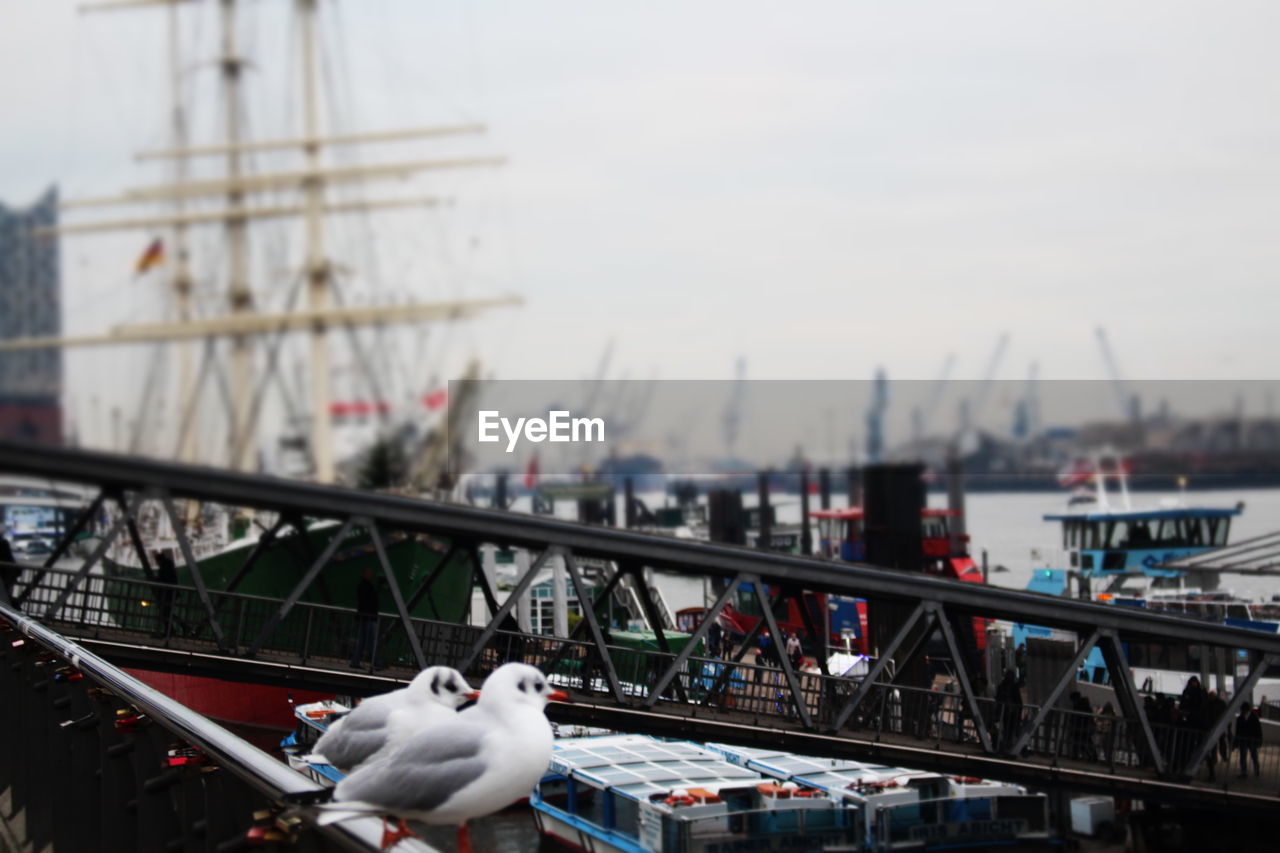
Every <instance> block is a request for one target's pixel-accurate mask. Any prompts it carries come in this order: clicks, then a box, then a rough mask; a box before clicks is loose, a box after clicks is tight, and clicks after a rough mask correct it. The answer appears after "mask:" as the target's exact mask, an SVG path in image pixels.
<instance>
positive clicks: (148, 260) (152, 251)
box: [133, 237, 164, 275]
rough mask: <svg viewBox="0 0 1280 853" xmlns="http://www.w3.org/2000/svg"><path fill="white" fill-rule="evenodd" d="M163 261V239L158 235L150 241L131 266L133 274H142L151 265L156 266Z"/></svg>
mask: <svg viewBox="0 0 1280 853" xmlns="http://www.w3.org/2000/svg"><path fill="white" fill-rule="evenodd" d="M162 263H164V240H162V239H160V238H159V237H157V238H155V239H154V240H152V241H151V245H150V246H147V250H146V251H145V252H143V253H142V255H141V256H140V257H139V258H138V262H137V263H136V264H134V266H133V273H134V275H142V274H143V273H145V272H146V271H147V270H149V269H151V268H152V267H158V266H160V265H161V264H162Z"/></svg>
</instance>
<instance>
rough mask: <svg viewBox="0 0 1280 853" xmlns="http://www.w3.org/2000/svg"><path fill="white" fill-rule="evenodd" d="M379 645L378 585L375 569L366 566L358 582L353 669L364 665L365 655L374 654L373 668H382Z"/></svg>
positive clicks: (352, 657)
mask: <svg viewBox="0 0 1280 853" xmlns="http://www.w3.org/2000/svg"><path fill="white" fill-rule="evenodd" d="M377 645H378V587H377V585H375V584H374V582H373V569H371V568H367V567H366V568H365V570H364V571H363V572H361V573H360V580H359V582H358V583H356V648H355V651H354V652H352V654H351V667H352V669H359V668H360V667H362V666H363V665H364V659H365V655H367V654H368V655H372V656H373V668H374V669H382V654H381V651H380V650H379V649H378V648H377Z"/></svg>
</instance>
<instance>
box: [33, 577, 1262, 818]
mask: <svg viewBox="0 0 1280 853" xmlns="http://www.w3.org/2000/svg"><path fill="white" fill-rule="evenodd" d="M73 574H74V573H72V572H69V571H61V570H48V571H46V572H45V574H44V576H43V577H42V578H41V579H40V580H39V582H38V583H37V584H36V585H35V586H33V587H32V588H31V592H30V595H29V596H28V599H27V601H26V603H25V607H26V609H27V610H28V611H30V612H33V613H42V612H44V608H45V607H47V605H48V603H50V602H53V601H55V600H57V598H58V597H59V596H60V595H61V593H62V590H63V588H64V587H65V584H66V582H67V581H68V579H69V578H70V577H71V576H72V575H73ZM208 595H209V596H210V598H211V600H212V602H213V606H214V608H215V609H216V611H217V612H218V613H219V614H221V615H222V621H223V625H224V637H223V645H222V647H221V648H219V645H218V642H217V640H216V638H214V637H213V636H212V634H211V632H210V631H209V628H208V624H207V621H206V620H205V619H204V616H205V610H204V608H203V604H202V602H201V600H200V598H199V596H198V595H197V593H196V591H195V590H193V589H191V588H190V587H184V586H171V585H165V584H160V583H154V582H145V581H138V580H127V579H119V578H108V577H104V576H94V577H91V578H88V579H86V580H85V582H84V583H82V584H81V586H80V588H79V589H78V590H77V591H76V592H74V593H72V595H70V596H69V597H68V598H67V599H66V601H65V602H64V604H63V606H62V609H61V610H60V611H59V613H58V615H57V617H56V619H55V621H54V624H56V625H57V626H58V627H60V628H62V629H64V630H66V631H68V632H69V633H75V634H76V635H77V636H81V637H84V638H93V639H117V640H119V639H132V640H133V641H135V642H138V643H142V644H154V645H157V646H161V647H171V648H177V649H182V650H186V651H200V650H204V651H208V652H218V653H220V654H223V655H226V654H231V655H235V654H244V653H246V652H247V650H248V649H249V646H250V644H251V643H253V642H254V640H255V638H257V637H258V635H259V632H260V631H261V630H262V628H263V626H264V625H266V624H267V623H268V621H269V620H270V619H271V618H272V616H273V615H274V614H275V612H276V610H277V608H278V605H279V602H278V601H276V600H274V599H271V598H264V597H262V596H255V595H249V594H245V593H228V592H221V591H217V590H209V591H208ZM410 624H411V627H412V630H413V631H414V633H415V635H416V638H417V640H418V643H419V644H420V647H421V648H422V649H423V651H424V653H425V654H426V655H427V657H428V659H429V660H430V661H431V662H432V663H439V664H446V665H452V666H456V667H459V668H460V669H463V670H464V671H465V673H466V674H467V675H468V676H470V677H471V678H472V679H473V680H475V681H477V682H478V681H480V680H482V679H483V678H484V677H485V676H487V675H488V674H489V673H490V672H492V671H493V670H494V669H496V668H497V667H498V666H500V665H501V664H503V663H505V662H507V661H511V660H520V661H524V662H526V663H530V664H532V665H534V666H538V667H540V668H542V669H543V670H544V671H546V672H547V673H548V675H549V676H550V677H551V679H552V680H553V681H554V682H556V683H557V684H559V685H560V686H562V687H565V688H569V689H571V690H572V691H573V692H574V693H575V694H577V695H578V696H579V697H582V698H585V699H590V700H592V701H610V702H611V703H613V704H615V705H618V706H622V707H630V708H636V709H639V708H645V707H648V703H647V702H646V699H647V697H648V696H649V695H650V693H651V692H652V690H653V689H654V687H655V685H656V684H657V683H658V679H659V677H660V676H661V675H662V673H664V672H666V671H667V669H668V668H669V667H670V666H671V665H672V662H673V661H674V660H675V659H676V656H677V654H678V653H679V649H672V650H671V651H668V652H662V651H660V650H656V649H645V648H635V647H632V646H629V645H622V644H619V643H615V642H610V639H609V636H610V635H608V633H607V631H606V634H605V638H606V645H605V648H606V649H607V651H608V653H609V661H608V665H607V666H606V661H605V660H604V659H603V657H602V655H601V654H600V649H599V647H598V646H597V645H596V644H595V643H594V642H592V641H588V640H570V639H563V638H557V637H553V636H549V635H538V634H524V633H520V632H516V631H507V630H499V631H495V632H493V633H492V635H491V636H490V637H488V638H487V639H486V640H485V642H484V644H483V647H482V649H481V651H480V653H479V654H478V655H475V654H473V651H474V649H475V645H476V643H477V642H478V641H479V639H480V638H481V636H482V631H481V629H480V628H478V627H474V626H469V625H459V624H455V623H450V622H440V621H435V620H429V619H421V618H413V619H411V620H410ZM359 631H360V617H359V616H358V614H356V613H354V612H352V611H351V610H350V609H348V608H341V607H334V606H331V605H325V604H318V603H314V602H298V604H297V605H296V606H295V607H294V609H293V610H292V611H291V612H290V613H289V615H288V616H287V617H286V618H284V619H283V620H281V621H280V623H279V624H278V626H277V627H276V629H275V630H274V631H273V632H272V633H271V634H270V635H269V636H268V639H267V641H266V642H265V643H263V644H262V645H261V647H260V648H259V649H258V651H257V657H258V658H260V659H265V660H275V661H284V662H291V663H298V664H304V665H307V666H312V667H319V668H326V667H327V668H331V669H335V670H344V669H348V668H349V667H350V666H351V665H352V652H353V649H354V648H355V646H356V642H357V635H358V632H359ZM373 637H374V640H373V646H372V648H370V649H369V650H368V651H367V654H366V655H365V656H364V657H363V658H362V659H361V660H360V661H357V662H356V664H357V665H358V666H359V667H360V668H362V669H366V670H368V669H373V668H374V667H375V666H376V667H378V668H379V669H386V670H387V673H388V675H389V676H391V677H400V678H404V679H407V678H409V677H410V676H411V675H412V673H413V672H415V671H416V665H415V658H414V655H413V652H412V648H411V645H410V643H409V642H408V640H407V637H406V636H405V634H404V632H403V630H401V626H400V620H399V618H398V617H397V616H396V615H393V614H385V613H384V614H381V615H380V616H379V617H378V630H377V631H376V632H373ZM384 638H385V641H384ZM697 652H701V647H700V646H699V647H697ZM888 672H889V670H886V674H885V675H884V676H883V677H884V678H886V679H887V678H888V675H887V673H888ZM796 679H797V693H795V694H793V693H792V691H791V690H790V689H789V686H788V684H787V682H786V679H785V674H784V672H783V671H782V670H781V669H779V668H777V667H775V666H763V665H759V664H749V663H742V662H734V661H731V660H723V659H720V658H714V657H709V656H706V655H705V654H701V653H693V654H689V655H688V656H687V658H686V659H685V660H684V662H683V663H682V666H681V668H680V669H679V671H678V673H677V675H676V676H675V677H674V678H672V679H671V680H670V682H669V683H668V684H666V685H665V686H664V687H663V688H662V690H661V691H660V694H659V700H658V706H660V707H661V710H662V712H663V713H665V714H668V715H672V716H677V717H689V718H695V719H697V720H725V721H735V722H740V721H743V720H748V721H752V722H755V723H764V724H768V725H769V726H771V727H774V728H796V729H802V728H806V726H805V724H804V720H805V718H807V719H808V720H809V722H810V727H813V728H817V729H818V730H821V731H832V732H846V733H849V734H854V735H858V736H862V737H869V738H871V739H872V740H873V741H883V742H889V741H904V742H907V743H919V744H931V745H932V746H933V747H934V748H935V749H942V748H944V747H945V748H946V749H948V750H949V751H951V752H953V753H967V754H972V755H975V756H976V755H979V754H983V753H990V752H997V753H998V752H1008V751H1009V750H1010V749H1011V748H1012V747H1013V746H1014V745H1015V743H1016V741H1017V739H1018V738H1019V737H1020V736H1022V735H1024V734H1026V735H1028V739H1027V741H1026V744H1025V746H1024V747H1023V749H1022V750H1021V752H1020V755H1019V757H1020V758H1022V759H1024V760H1026V761H1028V762H1036V763H1042V764H1047V765H1049V766H1064V765H1070V766H1076V767H1082V768H1093V769H1096V770H1103V771H1105V772H1108V773H1112V774H1114V773H1127V774H1137V773H1141V774H1143V775H1151V774H1152V773H1154V771H1155V768H1154V766H1153V763H1152V760H1151V757H1150V755H1149V751H1148V749H1147V747H1146V746H1145V743H1146V741H1145V740H1144V735H1143V732H1142V729H1141V726H1140V724H1139V722H1138V721H1136V720H1131V719H1126V718H1124V717H1122V716H1118V715H1111V714H1102V713H1098V714H1085V713H1083V712H1078V711H1070V710H1062V709H1058V708H1053V709H1051V710H1049V711H1048V712H1046V713H1045V714H1044V715H1043V717H1042V719H1041V720H1040V722H1039V724H1038V725H1036V726H1035V728H1034V730H1032V731H1030V732H1028V729H1029V727H1030V726H1031V725H1032V724H1033V723H1034V721H1035V720H1036V718H1037V715H1038V712H1039V711H1040V710H1041V709H1040V708H1039V706H1036V705H1003V704H1001V703H998V702H996V701H995V700H994V699H990V698H988V697H985V696H983V697H978V698H977V700H976V704H977V708H976V715H975V713H974V709H971V708H970V707H969V706H968V703H967V701H966V700H965V698H964V695H963V694H962V693H960V692H958V690H957V692H950V691H947V690H937V689H928V688H921V687H912V686H906V685H902V684H895V683H892V682H891V681H888V680H885V681H878V682H876V683H873V684H871V685H867V686H866V687H865V693H864V695H863V696H862V697H861V700H860V701H859V702H858V703H857V706H856V709H855V710H854V712H853V713H851V714H849V715H848V718H847V719H846V720H844V721H841V720H840V716H841V713H842V711H844V709H845V708H846V707H847V706H848V704H849V702H850V700H851V699H852V698H853V697H854V694H855V693H856V692H857V691H858V690H859V688H860V687H862V682H861V680H859V679H854V678H847V677H839V676H831V675H823V674H821V673H818V672H812V671H801V672H798V673H796ZM615 682H616V691H615V686H614V685H615ZM797 697H798V700H799V701H797ZM800 706H803V707H802V708H801V707H800ZM979 720H980V721H981V723H982V725H981V726H980V725H979ZM837 724H838V725H837ZM1151 729H1152V732H1153V735H1154V737H1155V743H1156V745H1157V747H1158V749H1159V751H1160V754H1161V755H1163V756H1166V757H1167V759H1168V760H1169V761H1170V762H1171V763H1174V766H1185V764H1186V763H1187V761H1188V760H1189V759H1190V757H1191V756H1192V755H1193V753H1194V750H1195V749H1196V747H1197V745H1198V744H1199V743H1200V741H1201V739H1202V738H1203V736H1204V733H1203V731H1201V730H1200V729H1198V728H1194V727H1189V726H1175V725H1168V724H1162V723H1159V722H1154V723H1152V725H1151ZM984 731H985V732H986V733H987V736H988V738H989V740H990V741H991V743H990V744H989V746H988V745H984V743H983V737H982V733H983V732H984ZM1221 743H1224V744H1225V745H1226V747H1227V749H1226V750H1225V753H1226V757H1225V758H1224V757H1223V750H1221V749H1219V748H1218V747H1217V746H1215V749H1214V750H1212V751H1211V753H1210V757H1209V758H1206V760H1205V761H1204V762H1202V763H1201V764H1200V765H1199V766H1198V767H1197V768H1196V771H1195V774H1192V775H1193V776H1196V775H1199V776H1205V777H1207V776H1209V775H1211V774H1210V773H1209V768H1210V767H1212V768H1213V769H1214V773H1213V774H1212V775H1213V776H1214V781H1215V784H1216V787H1218V788H1220V789H1226V790H1231V789H1233V788H1239V789H1242V790H1247V791H1250V792H1257V791H1267V792H1269V793H1274V791H1275V790H1276V789H1277V787H1280V748H1278V747H1276V746H1274V745H1266V744H1260V745H1259V747H1260V748H1259V749H1258V766H1257V768H1255V767H1254V766H1253V763H1252V750H1250V749H1249V748H1248V746H1247V745H1246V746H1245V751H1246V752H1247V753H1248V757H1249V761H1250V766H1249V774H1248V776H1247V778H1245V779H1243V780H1241V779H1239V778H1238V775H1237V773H1235V772H1234V770H1235V768H1236V767H1237V766H1238V760H1239V756H1238V749H1237V746H1236V743H1235V741H1234V740H1233V738H1232V737H1231V735H1230V734H1229V733H1228V734H1225V735H1224V736H1223V738H1222V739H1221ZM1205 781H1207V779H1206V780H1205Z"/></svg>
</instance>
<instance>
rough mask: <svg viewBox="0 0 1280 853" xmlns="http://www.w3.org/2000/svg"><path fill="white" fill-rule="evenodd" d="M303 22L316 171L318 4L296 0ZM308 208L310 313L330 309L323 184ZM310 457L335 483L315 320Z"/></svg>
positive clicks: (310, 157)
mask: <svg viewBox="0 0 1280 853" xmlns="http://www.w3.org/2000/svg"><path fill="white" fill-rule="evenodd" d="M298 14H299V17H300V18H301V22H302V87H303V95H302V97H303V115H304V119H303V120H304V123H305V124H304V130H303V132H304V133H305V134H306V138H307V144H306V145H305V146H304V149H303V150H305V151H306V154H307V170H308V171H310V172H312V173H317V172H319V170H320V145H319V143H318V142H317V141H316V140H317V139H318V138H319V136H320V128H319V116H318V112H319V104H318V102H317V96H316V0H298ZM306 208H307V267H306V269H307V295H308V297H309V305H310V306H311V310H313V311H316V312H322V311H324V310H325V309H327V308H328V307H329V284H330V281H329V275H330V273H329V269H330V267H329V261H328V259H327V258H326V257H325V253H324V218H323V213H324V183H323V181H322V180H321V179H319V178H316V179H314V180H310V181H308V182H307V184H306ZM310 370H311V454H312V458H313V459H314V460H315V466H316V470H315V476H316V479H317V480H319V481H320V482H321V483H332V482H333V422H332V420H330V414H329V408H330V406H329V404H330V402H331V400H332V397H333V393H332V387H331V385H330V381H331V376H330V372H329V340H328V327H327V325H326V324H325V323H324V322H323V321H320V322H317V323H316V324H315V326H314V327H313V328H312V330H311V364H310Z"/></svg>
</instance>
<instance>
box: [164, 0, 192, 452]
mask: <svg viewBox="0 0 1280 853" xmlns="http://www.w3.org/2000/svg"><path fill="white" fill-rule="evenodd" d="M168 5H169V9H168V12H169V74H170V78H171V80H170V87H171V91H170V98H171V102H170V110H171V114H172V115H171V122H172V128H171V130H172V134H173V147H174V148H185V147H186V146H187V144H188V142H189V140H188V139H187V114H186V111H185V110H184V109H183V106H182V55H181V44H180V40H179V31H178V5H177V3H169V4H168ZM187 172H188V169H187V158H186V157H175V158H174V161H173V180H174V183H178V184H181V183H186V181H187ZM185 207H186V204H185V202H184V201H183V200H182V199H174V205H173V215H174V222H173V294H174V303H175V304H174V307H175V309H176V312H177V319H178V322H179V323H186V322H189V321H190V320H191V289H192V280H191V258H190V255H189V254H188V251H187V223H186V222H185V221H183V213H184V208H185ZM193 346H194V344H192V343H191V342H190V341H184V342H182V343H180V344H178V392H179V394H180V395H181V394H182V393H183V392H187V391H188V389H191V387H192V384H191V368H192V355H193V353H192V347H193ZM185 402H186V401H183V403H184V405H183V406H182V407H181V408H179V411H183V410H185ZM196 442H197V433H196V427H195V426H194V425H193V426H192V428H191V429H189V430H187V431H186V432H184V433H183V435H182V437H181V438H180V439H179V444H178V460H179V461H180V462H194V461H195V458H196Z"/></svg>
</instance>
